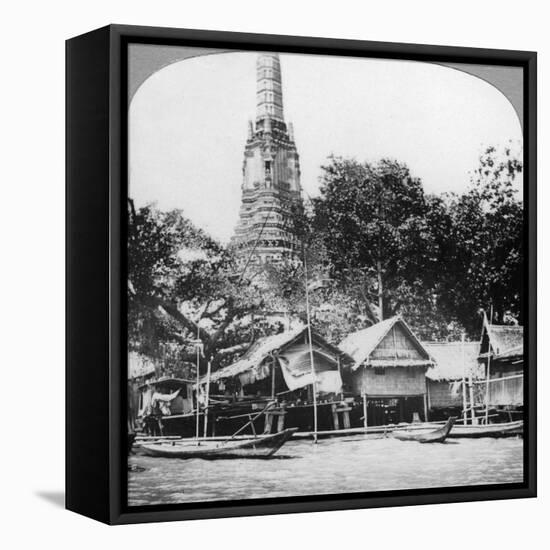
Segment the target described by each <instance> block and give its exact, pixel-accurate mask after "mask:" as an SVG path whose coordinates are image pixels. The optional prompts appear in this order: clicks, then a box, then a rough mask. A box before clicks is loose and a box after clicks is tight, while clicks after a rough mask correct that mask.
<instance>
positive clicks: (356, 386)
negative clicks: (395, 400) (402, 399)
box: [352, 367, 426, 396]
mask: <svg viewBox="0 0 550 550" xmlns="http://www.w3.org/2000/svg"><path fill="white" fill-rule="evenodd" d="M425 370H426V368H425V367H387V368H384V369H382V371H383V372H384V374H376V373H375V369H374V368H372V367H361V368H359V369H357V370H356V371H355V372H354V373H353V375H352V388H353V392H354V393H355V394H356V395H363V394H364V393H366V394H367V395H387V396H400V395H402V396H405V395H419V394H423V393H426V376H425ZM379 372H380V371H379Z"/></svg>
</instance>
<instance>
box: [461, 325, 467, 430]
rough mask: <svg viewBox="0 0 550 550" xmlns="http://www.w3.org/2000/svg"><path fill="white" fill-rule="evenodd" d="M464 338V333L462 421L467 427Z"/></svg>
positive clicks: (463, 351)
mask: <svg viewBox="0 0 550 550" xmlns="http://www.w3.org/2000/svg"><path fill="white" fill-rule="evenodd" d="M464 338H465V334H464V333H462V420H463V424H464V425H465V426H466V424H467V422H468V413H467V411H466V409H467V408H468V403H467V402H466V354H465V349H464Z"/></svg>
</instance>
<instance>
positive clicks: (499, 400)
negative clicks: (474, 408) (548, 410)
mask: <svg viewBox="0 0 550 550" xmlns="http://www.w3.org/2000/svg"><path fill="white" fill-rule="evenodd" d="M489 404H490V405H492V406H520V405H523V376H521V377H519V378H512V379H508V380H502V381H500V380H498V378H493V377H492V376H491V382H490V384H489Z"/></svg>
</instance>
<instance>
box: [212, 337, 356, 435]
mask: <svg viewBox="0 0 550 550" xmlns="http://www.w3.org/2000/svg"><path fill="white" fill-rule="evenodd" d="M311 348H312V353H311V351H310V346H309V337H308V330H307V328H303V327H302V328H298V329H295V330H292V331H287V332H283V333H281V334H276V335H273V336H266V337H263V338H260V339H258V340H257V341H256V342H255V343H254V344H252V346H251V347H250V348H249V349H248V350H247V351H246V352H245V354H244V355H243V356H242V357H241V358H240V359H239V360H238V361H236V362H235V363H233V364H232V365H228V366H227V367H224V368H222V369H220V370H218V371H216V372H215V373H213V374H212V375H211V377H210V382H209V387H210V390H209V391H210V393H211V395H212V398H213V399H214V400H215V401H218V402H221V401H222V400H224V399H225V400H226V401H228V400H229V401H230V403H229V405H227V406H225V408H224V406H222V405H220V406H219V407H217V410H218V413H219V414H218V415H217V419H216V420H215V422H217V426H218V427H217V430H218V432H219V431H228V432H230V428H229V427H228V426H226V427H224V426H223V425H222V424H223V421H224V420H230V419H231V418H237V417H238V416H239V414H237V413H238V412H239V410H238V408H237V407H239V406H240V408H241V409H242V414H243V415H246V414H248V412H247V411H249V410H258V409H260V408H262V407H263V406H264V405H265V403H266V402H268V401H276V402H277V403H278V407H277V408H275V409H273V411H271V412H270V414H269V415H267V417H266V418H267V421H266V422H267V424H268V425H266V427H265V430H268V431H270V430H271V421H272V420H273V419H272V418H270V416H273V414H275V415H279V416H281V415H284V416H286V418H277V429H279V430H280V429H282V428H283V426H285V427H298V428H300V429H301V430H302V431H310V430H312V429H313V410H312V407H313V401H314V400H313V383H314V382H315V388H316V401H317V405H318V418H319V429H324V430H327V429H334V428H337V427H339V426H340V423H341V424H342V426H344V427H349V415H346V414H344V413H346V412H348V411H347V410H344V409H347V407H346V406H345V402H344V399H343V393H344V391H345V387H344V382H343V377H344V378H345V375H344V376H343V374H344V370H347V371H349V367H350V365H351V363H352V362H353V360H352V358H351V357H350V356H349V355H347V354H346V353H344V352H343V351H342V350H340V349H339V348H338V347H336V346H334V345H332V344H330V343H329V342H327V341H326V340H325V339H324V338H323V337H322V336H321V335H319V334H318V333H316V332H315V331H312V346H311ZM311 355H313V370H312V366H311ZM313 371H314V372H315V376H314V375H313ZM202 383H203V384H205V379H204V378H203V380H202ZM220 411H221V413H220ZM224 411H225V413H226V414H224ZM228 411H231V413H230V412H228ZM273 427H275V426H274V425H273ZM260 429H261V426H260ZM265 430H264V431H265Z"/></svg>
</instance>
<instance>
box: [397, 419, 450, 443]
mask: <svg viewBox="0 0 550 550" xmlns="http://www.w3.org/2000/svg"><path fill="white" fill-rule="evenodd" d="M455 420H456V418H455V417H454V416H451V417H449V419H448V420H447V422H446V423H445V425H444V426H442V427H441V428H438V429H437V430H430V431H427V432H423V431H419V430H414V431H407V430H394V432H393V437H395V439H399V440H401V441H418V442H419V443H443V442H444V441H445V439H446V438H447V436H448V435H449V433H450V432H451V430H452V428H453V425H454V423H455Z"/></svg>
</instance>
